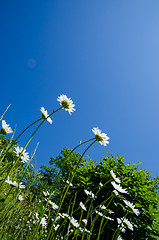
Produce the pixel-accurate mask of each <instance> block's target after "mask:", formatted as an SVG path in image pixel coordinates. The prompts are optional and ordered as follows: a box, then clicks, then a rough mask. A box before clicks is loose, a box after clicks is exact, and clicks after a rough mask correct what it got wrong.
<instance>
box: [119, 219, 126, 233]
mask: <svg viewBox="0 0 159 240" xmlns="http://www.w3.org/2000/svg"><path fill="white" fill-rule="evenodd" d="M117 222H118V227H119V229H120V231H121V232H125V231H126V229H125V226H124V224H123V218H121V219H120V218H117Z"/></svg>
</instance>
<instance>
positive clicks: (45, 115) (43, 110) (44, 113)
mask: <svg viewBox="0 0 159 240" xmlns="http://www.w3.org/2000/svg"><path fill="white" fill-rule="evenodd" d="M40 111H41V112H42V118H43V119H46V120H47V121H48V122H49V123H50V124H52V119H51V118H50V117H48V116H49V114H48V112H47V110H45V108H44V107H41V108H40Z"/></svg>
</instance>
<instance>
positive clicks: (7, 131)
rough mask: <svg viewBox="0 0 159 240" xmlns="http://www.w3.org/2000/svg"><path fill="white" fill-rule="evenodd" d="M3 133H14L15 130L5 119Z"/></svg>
mask: <svg viewBox="0 0 159 240" xmlns="http://www.w3.org/2000/svg"><path fill="white" fill-rule="evenodd" d="M1 133H2V134H5V135H6V134H9V133H13V130H12V129H11V127H9V124H7V123H6V121H5V120H2V128H1Z"/></svg>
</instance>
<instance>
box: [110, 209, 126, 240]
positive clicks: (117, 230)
mask: <svg viewBox="0 0 159 240" xmlns="http://www.w3.org/2000/svg"><path fill="white" fill-rule="evenodd" d="M128 213H129V211H127V212H126V214H125V216H124V218H123V220H122V223H123V221H124V219H125V218H126V216H127V215H128ZM119 230H120V227H117V229H116V230H115V232H114V234H113V237H112V240H115V239H117V237H118V236H119V234H120V232H121V231H119ZM115 235H116V237H115Z"/></svg>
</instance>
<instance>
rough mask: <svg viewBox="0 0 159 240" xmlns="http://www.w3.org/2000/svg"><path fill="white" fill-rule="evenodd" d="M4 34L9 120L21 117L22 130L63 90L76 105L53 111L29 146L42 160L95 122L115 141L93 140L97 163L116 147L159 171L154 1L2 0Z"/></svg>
mask: <svg viewBox="0 0 159 240" xmlns="http://www.w3.org/2000/svg"><path fill="white" fill-rule="evenodd" d="M0 33H1V34H0V35H1V37H0V79H1V87H0V89H1V91H0V92H1V93H0V112H1V113H2V112H3V111H4V109H5V108H6V107H7V106H8V105H9V104H10V103H11V104H12V106H11V107H10V109H9V110H8V112H7V113H6V115H5V117H4V119H5V120H6V122H7V123H9V124H10V125H11V127H12V128H14V126H15V125H17V129H16V136H18V134H19V133H20V132H21V131H22V130H23V129H24V128H25V127H26V126H27V125H28V124H29V123H31V122H32V121H34V120H36V119H37V118H39V117H40V116H41V113H40V108H41V106H44V107H45V108H46V109H47V110H48V112H49V113H51V111H52V110H53V109H54V110H55V109H57V108H58V107H59V103H58V102H57V100H56V99H57V97H58V96H59V95H60V94H66V95H67V96H68V97H71V98H72V100H73V101H74V103H75V105H76V112H75V113H73V114H72V116H70V115H69V114H68V112H65V111H64V110H61V111H60V112H58V113H57V114H56V115H54V118H53V124H52V125H50V124H49V123H48V122H46V123H45V125H43V126H42V127H41V129H40V130H39V131H38V133H37V134H36V136H35V137H34V139H33V140H32V142H31V143H30V145H29V146H28V147H27V151H29V153H30V154H31V153H32V152H33V150H34V148H35V146H36V143H37V142H40V144H39V147H38V150H37V153H36V159H37V167H39V166H40V165H41V164H48V162H49V159H50V157H51V156H56V155H58V154H60V150H61V149H62V148H63V147H64V146H67V147H69V148H73V147H74V146H76V145H77V144H78V143H79V141H80V140H81V141H84V140H87V139H89V138H92V137H93V136H94V135H93V133H92V131H91V129H92V128H93V127H97V126H98V127H99V128H100V129H102V130H103V132H105V133H107V134H108V136H109V137H110V144H109V145H108V146H107V147H103V146H101V145H100V144H99V143H96V144H95V146H94V147H92V149H90V150H89V151H88V153H87V154H88V155H89V156H90V157H92V158H93V159H94V160H95V161H97V162H98V161H99V160H100V159H102V156H103V155H107V152H108V151H110V153H111V154H113V155H116V154H119V155H120V156H121V155H124V156H125V162H126V163H129V162H133V163H137V162H142V164H141V165H140V166H141V167H142V168H148V169H149V171H150V173H152V175H153V176H157V175H159V164H158V163H159V147H158V145H159V138H158V136H159V1H158V0H153V1H150V0H140V1H138V0H134V1H130V0H120V1H119V0H113V1H112V0H98V1H97V0H96V1H95V0H87V1H86V0H80V1H79V0H76V1H74V0H67V1H66V0H45V1H42V0H34V1H32V0H27V1H22V0H16V1H12V0H5V1H1V4H0ZM33 129H34V128H33ZM31 133H32V129H31V130H30V131H29V132H28V133H27V134H26V135H25V136H23V137H22V138H21V139H20V145H21V146H24V144H25V143H26V140H27V139H28V137H29V136H30V134H31ZM82 151H83V149H79V152H81V153H82Z"/></svg>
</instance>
